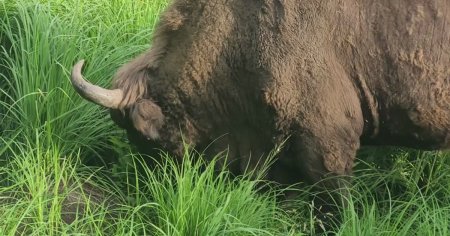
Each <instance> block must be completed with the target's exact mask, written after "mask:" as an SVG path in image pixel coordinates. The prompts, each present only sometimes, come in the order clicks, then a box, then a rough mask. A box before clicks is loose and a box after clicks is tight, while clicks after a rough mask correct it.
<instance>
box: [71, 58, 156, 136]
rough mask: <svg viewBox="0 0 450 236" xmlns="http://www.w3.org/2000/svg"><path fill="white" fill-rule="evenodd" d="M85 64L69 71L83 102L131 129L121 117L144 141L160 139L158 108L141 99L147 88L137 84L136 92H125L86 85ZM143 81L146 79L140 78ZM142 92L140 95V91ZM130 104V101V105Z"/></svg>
mask: <svg viewBox="0 0 450 236" xmlns="http://www.w3.org/2000/svg"><path fill="white" fill-rule="evenodd" d="M83 64H84V60H81V61H79V62H78V63H77V64H76V65H75V66H74V67H73V70H72V76H71V81H72V84H73V86H74V87H75V89H76V91H77V92H78V93H79V94H80V95H81V96H82V97H84V98H85V99H87V100H89V101H91V102H94V103H96V104H98V105H101V106H104V107H107V108H110V109H112V110H111V112H112V114H111V115H112V117H113V119H114V120H115V121H116V123H117V124H118V125H119V126H121V127H123V128H127V129H129V128H131V127H128V126H129V125H128V124H127V122H124V120H123V119H121V118H120V116H121V115H120V114H118V113H117V112H118V111H121V112H120V113H121V114H122V115H123V116H125V112H126V116H127V117H128V118H129V119H130V120H131V124H132V125H133V128H134V129H135V130H136V131H138V132H140V133H141V134H142V135H143V136H144V137H146V138H147V139H151V140H156V139H158V137H159V130H160V129H161V127H162V125H163V120H164V115H163V114H162V111H161V108H160V107H159V106H158V105H156V104H155V103H154V102H152V101H151V100H150V99H149V98H144V97H142V95H143V94H145V92H144V91H145V90H146V84H139V81H135V82H137V83H138V84H137V85H134V86H133V88H135V89H137V91H128V93H126V92H124V90H123V89H121V88H116V89H112V90H109V89H105V88H101V87H98V86H96V85H93V84H91V83H89V82H87V81H86V80H85V79H84V78H83V76H82V75H81V69H82V67H83ZM141 79H142V80H145V79H146V78H145V77H143V78H141ZM141 90H143V91H141ZM131 100H132V101H131Z"/></svg>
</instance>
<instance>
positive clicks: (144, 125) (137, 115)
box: [130, 99, 164, 140]
mask: <svg viewBox="0 0 450 236" xmlns="http://www.w3.org/2000/svg"><path fill="white" fill-rule="evenodd" d="M130 118H131V121H132V122H133V126H134V128H135V129H136V130H137V131H139V132H140V133H141V134H142V135H144V136H145V137H147V139H149V140H150V139H152V140H157V139H158V138H159V132H160V130H161V128H162V126H163V124H164V115H163V114H162V111H161V108H160V107H159V106H158V105H156V104H155V103H154V102H152V101H151V100H148V99H141V100H139V101H137V102H136V103H134V104H133V105H132V107H131V108H130Z"/></svg>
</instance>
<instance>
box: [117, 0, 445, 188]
mask: <svg viewBox="0 0 450 236" xmlns="http://www.w3.org/2000/svg"><path fill="white" fill-rule="evenodd" d="M449 12H450V4H449V3H448V1H446V0H435V1H422V0H397V1H392V0H381V1H369V0H361V1H356V0H333V1H317V0H305V1H284V0H248V1H243V0H228V1H225V0H175V1H174V2H173V3H172V5H171V6H170V7H169V8H168V9H167V10H166V12H165V13H163V15H162V17H161V19H162V20H161V22H160V24H159V26H158V29H157V33H156V34H155V36H154V38H153V46H152V48H151V49H149V50H148V51H147V52H144V53H143V54H142V55H141V56H139V57H137V58H136V59H134V60H132V61H131V62H129V63H128V64H126V65H124V66H123V67H122V68H121V69H120V70H119V72H118V73H117V76H116V79H115V83H114V84H115V87H117V88H122V89H123V90H124V91H125V92H126V94H127V95H126V98H125V99H124V102H123V111H124V114H125V115H124V116H122V115H121V113H118V112H117V111H112V114H113V117H114V119H115V120H116V122H118V123H119V124H122V127H125V128H126V129H127V130H128V132H129V133H130V136H132V137H131V138H132V140H134V142H135V143H137V144H138V146H140V147H141V148H142V149H146V148H150V147H152V145H153V144H154V143H158V144H161V145H162V146H163V147H165V148H168V149H169V150H171V151H173V152H174V153H175V154H180V152H181V147H182V145H181V133H182V134H183V136H184V139H185V141H188V142H189V143H190V144H192V145H194V146H196V147H198V148H203V147H206V146H208V145H209V144H211V143H212V145H211V146H210V147H209V149H208V150H209V151H211V152H216V151H221V150H223V149H226V148H228V149H229V152H230V156H231V158H230V160H231V168H232V169H233V170H234V171H236V172H240V171H242V170H243V169H244V167H246V164H245V163H247V162H248V161H250V165H251V167H256V166H257V164H256V163H257V159H259V157H260V156H262V155H264V154H267V153H268V151H269V150H271V148H273V147H274V145H276V144H278V143H280V142H281V141H283V140H284V139H286V138H287V137H291V138H290V139H289V141H288V144H287V146H286V148H285V151H284V152H283V153H282V154H281V155H280V156H279V159H278V162H277V164H276V165H275V166H274V167H273V171H272V172H271V175H270V176H269V177H270V178H272V179H274V180H277V181H280V182H284V183H292V182H296V181H299V180H300V178H301V177H303V179H306V180H307V181H309V182H311V183H315V182H318V181H320V180H321V179H322V178H323V177H324V176H326V175H330V174H332V175H339V176H344V175H350V174H351V171H352V167H353V161H354V158H355V153H356V151H357V150H358V148H359V147H360V144H361V143H363V144H368V145H400V146H407V147H413V148H426V149H435V148H449V147H450V18H449V14H450V13H449ZM142 100H145V102H142ZM142 104H148V110H151V111H154V112H141V113H139V114H140V115H139V116H136V115H134V116H133V114H131V115H130V111H131V113H133V109H134V110H136V108H133V107H136V106H139V108H138V110H145V109H147V108H145V106H143V105H142ZM156 107H158V108H160V109H161V111H160V110H159V109H158V108H156ZM146 114H149V115H148V116H149V117H146V116H147V115H146ZM130 118H131V119H130ZM140 119H141V120H140ZM130 122H131V123H133V124H134V125H129V123H130ZM146 122H147V123H148V124H147V125H145V123H146ZM152 122H155V123H152ZM142 127H147V128H142ZM148 127H152V128H148ZM141 136H142V137H141ZM144 136H145V137H151V138H152V139H154V140H155V141H156V142H147V141H143V140H145V139H144ZM219 137H221V138H219ZM213 141H214V142H213ZM280 167H286V168H280ZM325 185H326V186H328V187H330V188H336V187H337V186H340V184H339V183H334V182H333V183H326V184H325Z"/></svg>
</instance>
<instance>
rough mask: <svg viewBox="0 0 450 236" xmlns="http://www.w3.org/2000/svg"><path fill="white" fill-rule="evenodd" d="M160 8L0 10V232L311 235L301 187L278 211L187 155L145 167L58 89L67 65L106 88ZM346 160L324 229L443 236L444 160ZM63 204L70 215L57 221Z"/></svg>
mask: <svg viewBox="0 0 450 236" xmlns="http://www.w3.org/2000/svg"><path fill="white" fill-rule="evenodd" d="M166 5H167V2H166V1H165V0H159V1H156V0H155V1H126V0H113V1H111V0H99V1H88V0H19V1H15V0H4V1H3V2H0V40H1V41H0V46H1V50H0V53H1V54H0V99H1V100H0V132H1V136H0V219H2V220H1V221H0V235H16V234H23V235H74V234H76V235H305V234H306V235H314V234H316V233H317V232H316V231H315V226H316V225H318V224H319V225H320V222H319V221H318V219H317V217H316V216H315V215H314V214H313V211H312V207H313V206H314V204H313V203H312V202H311V194H310V192H309V191H308V189H300V190H299V191H298V195H297V196H296V197H295V198H293V199H291V200H290V201H286V202H284V201H282V202H279V201H277V199H278V198H277V197H278V196H279V194H281V192H280V191H281V190H270V188H268V189H269V190H268V191H258V189H260V188H261V186H266V185H265V184H267V183H265V182H264V181H261V180H260V179H259V178H256V179H254V178H251V177H250V175H244V176H240V177H238V178H229V174H228V172H227V171H226V170H225V169H222V170H221V171H217V170H216V168H215V166H214V161H213V162H212V163H209V164H208V163H204V162H203V161H202V156H201V154H199V153H195V152H193V151H190V150H189V149H188V148H187V149H186V153H185V157H184V160H185V161H184V162H183V163H182V164H181V165H177V164H175V162H174V161H172V157H170V156H168V155H166V154H162V155H163V156H162V158H160V159H162V160H163V161H162V162H161V163H159V164H158V165H157V168H156V169H151V168H149V167H148V166H147V165H146V164H145V162H146V160H147V159H148V158H150V157H140V156H139V155H136V154H132V153H130V151H129V147H128V144H127V143H126V142H123V141H122V140H123V139H122V137H123V131H121V130H119V129H117V128H116V127H115V126H114V125H113V124H112V122H111V121H110V118H109V116H108V114H107V113H106V111H105V110H104V109H102V108H99V107H97V106H95V105H93V104H90V103H87V102H86V101H84V100H83V99H82V98H80V97H79V96H78V95H77V94H76V93H75V92H74V90H73V89H72V87H71V85H70V82H69V73H70V69H71V66H72V65H73V64H74V63H75V62H76V61H77V60H79V59H81V58H85V59H87V62H88V64H87V66H86V68H85V71H84V74H85V75H86V77H87V78H88V79H89V80H90V81H93V82H94V83H97V84H100V85H104V86H108V84H109V83H110V79H111V76H112V75H113V73H114V71H115V70H116V69H117V68H118V67H119V66H120V65H121V64H123V63H124V62H126V61H128V60H130V59H131V58H133V57H134V56H135V55H136V54H138V53H140V52H142V51H143V50H145V49H146V48H148V47H149V40H150V37H151V34H152V31H153V28H154V25H155V23H156V22H157V16H158V14H159V12H160V11H161V10H162V9H163V8H164V7H165V6H166ZM105 149H113V150H114V151H113V152H114V153H112V154H111V153H110V152H109V153H108V155H120V156H121V162H119V163H116V164H115V165H114V168H113V169H109V167H108V166H102V167H92V166H87V165H86V164H85V162H84V163H83V162H82V160H86V159H88V158H97V157H95V156H93V155H92V154H93V153H96V154H97V155H102V153H103V154H104V153H105V152H104V150H105ZM380 150H381V151H380ZM360 157H361V158H362V159H364V160H366V161H362V160H360V161H358V164H357V168H356V169H357V170H356V172H355V178H354V180H353V183H354V186H353V187H351V188H350V189H349V193H350V194H349V195H346V196H345V197H347V198H348V202H349V204H348V205H347V206H346V207H341V208H340V210H339V212H338V214H341V215H342V225H338V226H336V227H334V228H330V229H329V230H330V231H333V232H334V233H336V234H337V235H448V234H449V229H450V227H449V223H450V222H449V221H450V212H449V211H450V207H449V206H450V197H449V196H450V163H449V161H450V158H449V154H446V153H440V152H412V151H408V152H406V151H395V152H386V151H385V149H377V150H375V151H374V149H368V151H367V150H365V151H362V152H361V154H360ZM252 176H254V175H252ZM68 199H69V200H70V201H72V203H74V202H75V203H76V204H75V205H76V206H78V208H75V209H76V210H78V212H76V211H75V212H70V211H68V209H69V208H70V206H73V205H71V204H68V203H70V201H69V200H68ZM77 204H78V205H77ZM70 209H71V208H70ZM70 209H69V210H70ZM64 213H66V214H64ZM67 214H68V215H67ZM67 217H69V218H70V222H67Z"/></svg>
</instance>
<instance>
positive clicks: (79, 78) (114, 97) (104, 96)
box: [70, 60, 123, 109]
mask: <svg viewBox="0 0 450 236" xmlns="http://www.w3.org/2000/svg"><path fill="white" fill-rule="evenodd" d="M83 64H84V60H81V61H79V62H77V64H75V65H74V66H73V69H72V76H71V79H70V80H71V82H72V86H73V87H74V88H75V90H76V91H77V92H78V93H79V94H80V95H81V96H82V97H83V98H85V99H87V100H89V101H91V102H93V103H96V104H98V105H101V106H104V107H108V108H113V109H118V108H119V107H120V103H121V101H122V99H123V92H122V90H121V89H112V90H110V89H105V88H102V87H99V86H96V85H93V84H91V83H89V82H87V81H86V80H85V79H84V78H83V75H81V68H82V67H83Z"/></svg>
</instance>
